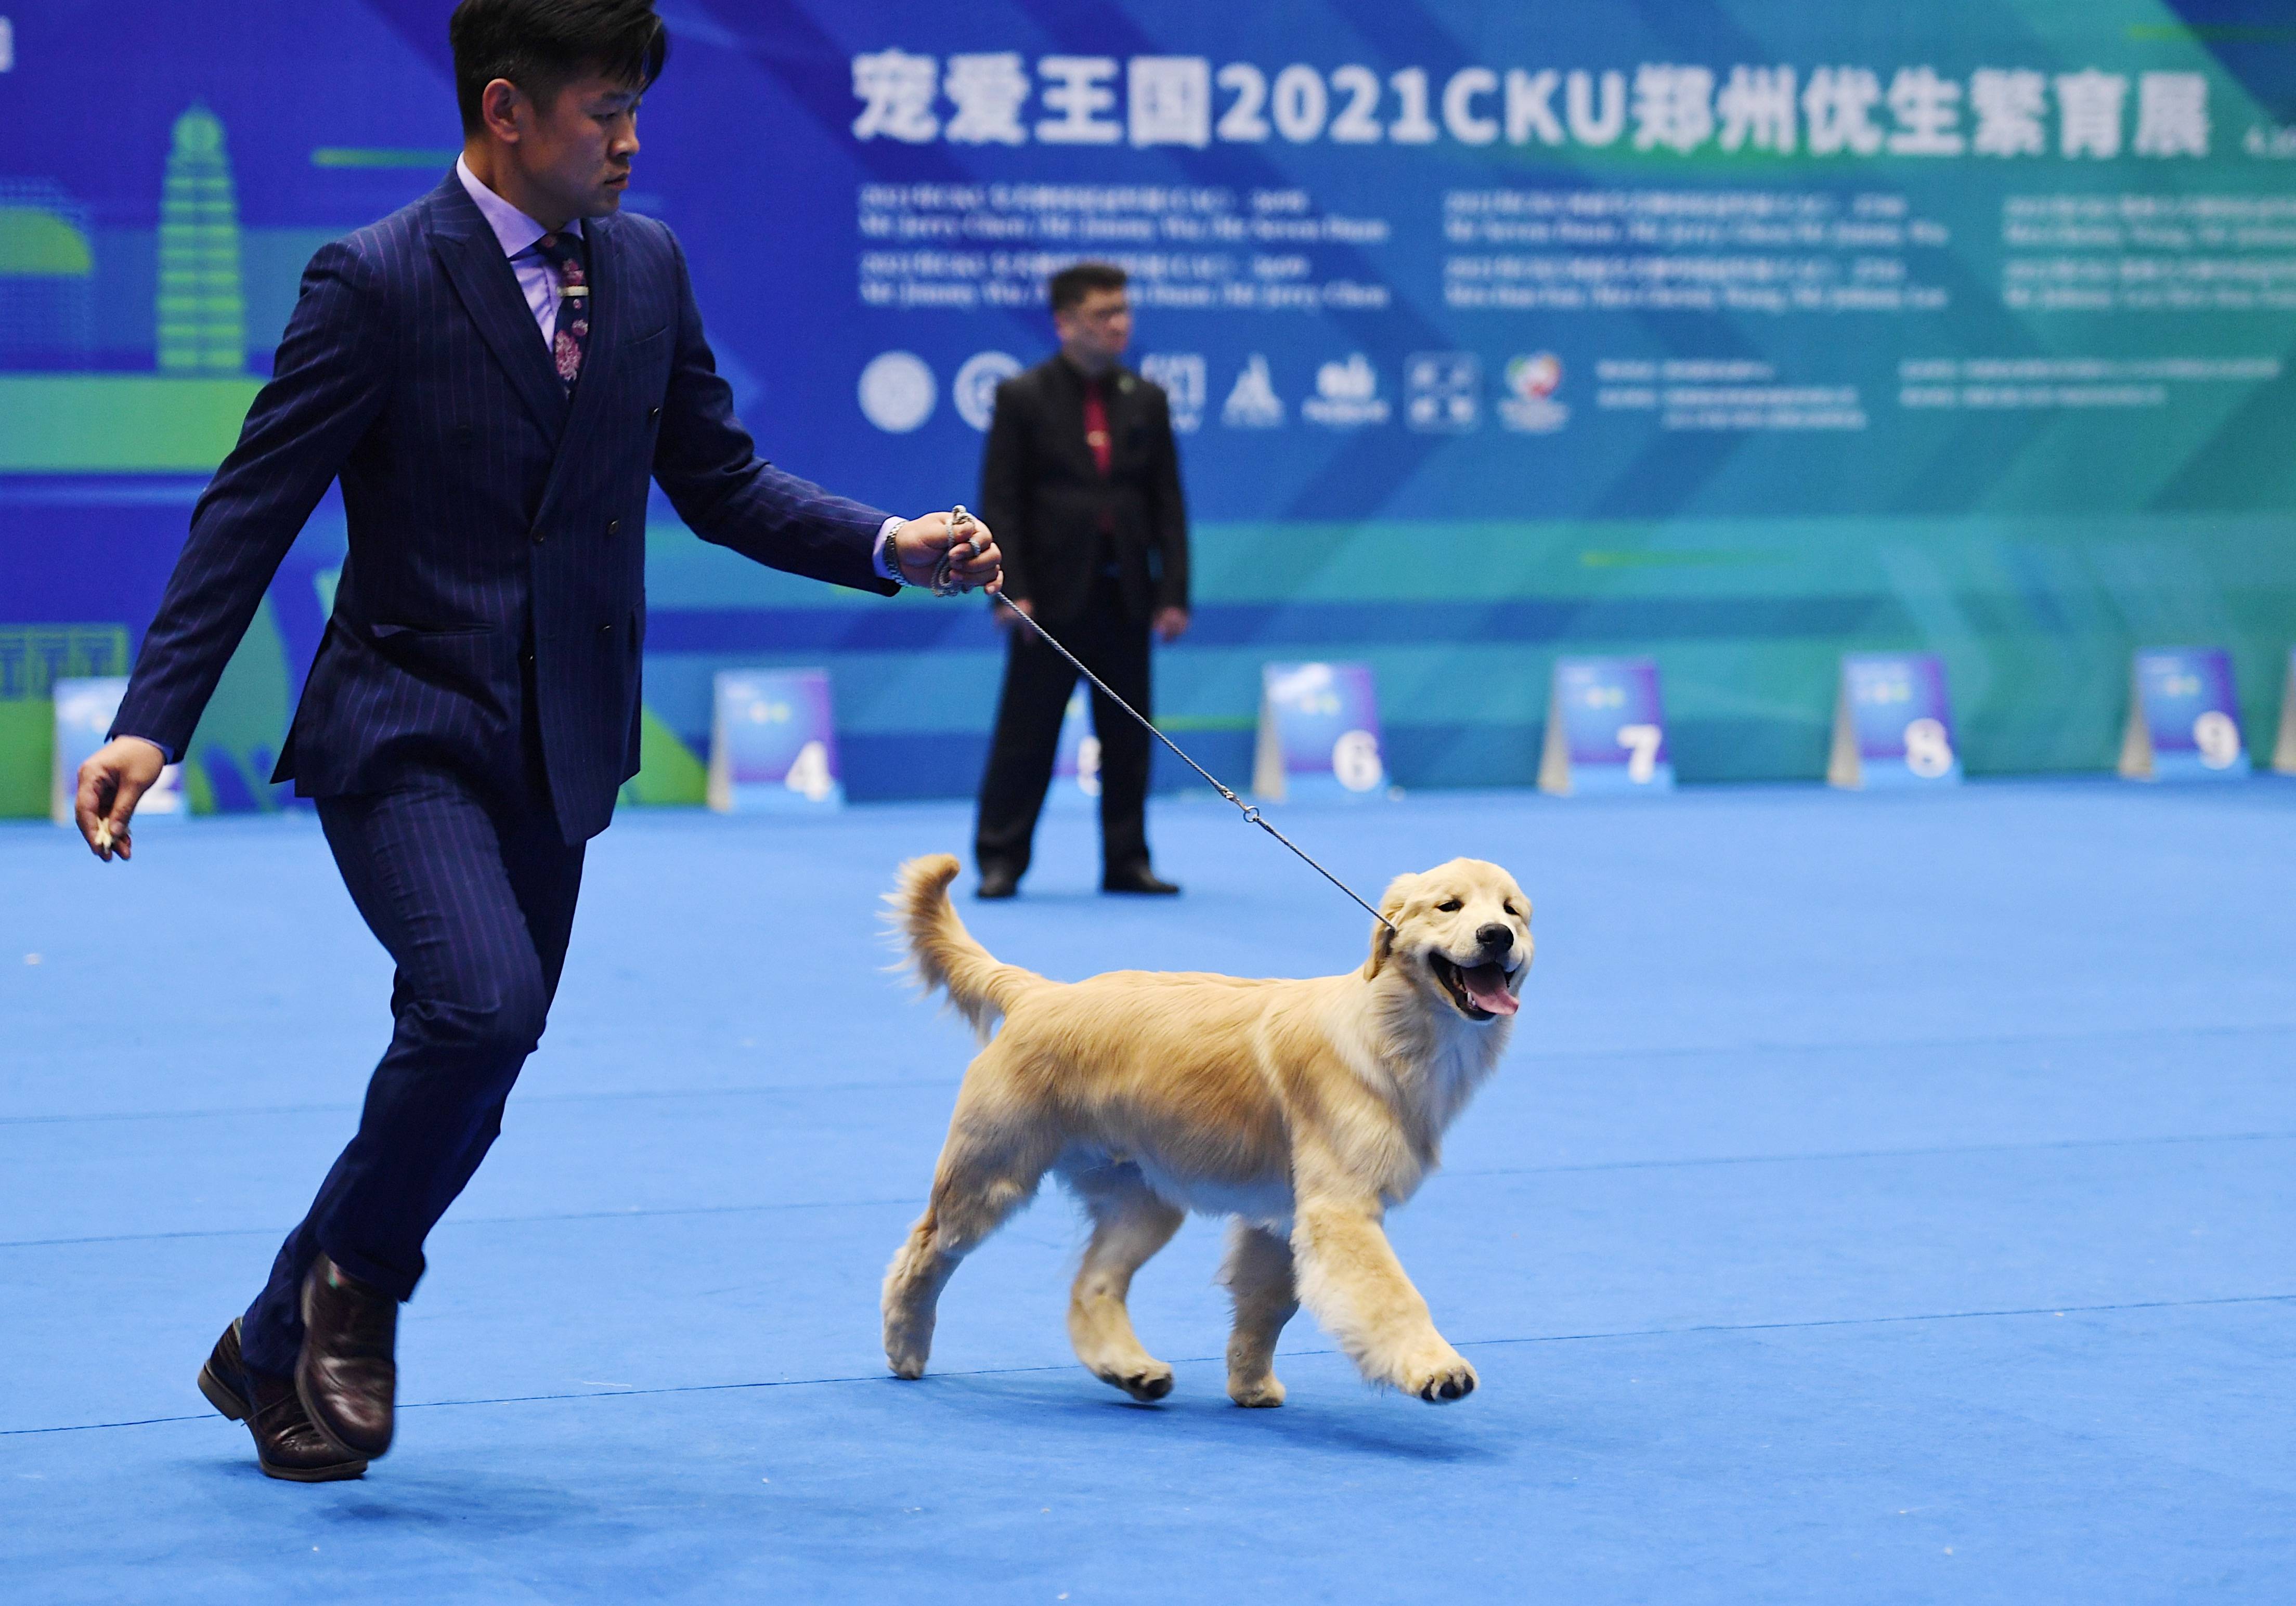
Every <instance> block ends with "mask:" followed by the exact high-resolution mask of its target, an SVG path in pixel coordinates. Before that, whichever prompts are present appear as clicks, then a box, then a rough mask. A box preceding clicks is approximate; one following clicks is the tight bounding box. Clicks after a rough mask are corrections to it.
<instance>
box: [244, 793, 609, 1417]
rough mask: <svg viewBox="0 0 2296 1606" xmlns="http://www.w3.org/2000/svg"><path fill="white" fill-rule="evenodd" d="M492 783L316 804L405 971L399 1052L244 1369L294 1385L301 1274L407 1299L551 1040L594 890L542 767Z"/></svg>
mask: <svg viewBox="0 0 2296 1606" xmlns="http://www.w3.org/2000/svg"><path fill="white" fill-rule="evenodd" d="M527 767H528V774H527V776H526V777H525V783H524V784H523V785H521V784H519V783H518V780H517V778H516V777H514V776H513V777H507V778H506V781H507V783H506V784H504V785H501V786H498V787H486V786H481V785H479V784H476V783H473V782H472V781H471V780H470V779H468V778H465V777H463V776H459V775H455V774H444V773H430V774H415V775H410V776H409V777H408V778H407V780H406V783H405V784H403V785H402V786H400V787H399V788H398V789H395V790H393V791H386V792H378V793H373V794H370V795H365V796H358V797H342V798H323V799H319V823H320V824H321V825H322V826H323V827H324V829H325V832H326V836H327V845H328V846H329V847H330V848H332V849H333V850H334V856H335V864H336V865H337V866H338V867H339V868H340V870H341V872H342V876H343V883H344V885H345V886H347V887H348V888H349V889H350V894H351V901H352V902H353V903H355V904H357V905H358V911H359V914H361V915H363V916H364V917H365V920H366V923H367V925H368V927H369V929H371V930H373V932H374V934H375V936H376V938H378V939H379V940H380V941H381V943H382V946H384V948H386V949H387V950H389V954H390V956H391V958H392V959H393V960H394V961H396V962H397V963H398V972H397V974H396V975H395V976H394V977H393V979H392V982H391V989H390V1012H391V1017H392V1021H393V1029H392V1032H391V1038H390V1046H389V1049H388V1050H387V1051H385V1053H383V1056H382V1061H381V1063H380V1064H378V1065H377V1066H376V1067H375V1068H374V1076H373V1079H372V1080H371V1081H369V1083H368V1084H367V1090H366V1104H365V1110H363V1111H362V1112H361V1114H360V1117H359V1125H358V1131H357V1135H354V1136H353V1137H352V1139H351V1141H350V1144H349V1146H348V1148H346V1149H345V1150H344V1151H342V1154H341V1156H340V1158H339V1159H337V1160H336V1161H335V1163H334V1167H333V1168H332V1170H330V1171H329V1172H328V1173H327V1176H326V1180H325V1181H324V1183H322V1184H320V1185H319V1193H318V1197H317V1198H316V1200H313V1201H312V1204H311V1209H310V1212H309V1214H307V1216H305V1217H304V1218H303V1220H302V1222H301V1224H300V1225H298V1226H297V1227H296V1228H295V1230H294V1231H293V1232H292V1233H289V1234H288V1236H287V1241H286V1242H285V1243H283V1245H281V1246H280V1250H279V1255H278V1258H277V1259H276V1260H275V1261H274V1262H273V1264H272V1268H271V1277H270V1281H269V1282H267V1283H266V1285H265V1287H264V1290H263V1291H262V1292H261V1293H260V1294H258V1296H257V1297H256V1299H255V1303H254V1304H253V1305H252V1306H250V1307H249V1308H248V1312H247V1315H246V1319H245V1321H244V1323H242V1329H241V1339H240V1341H241V1345H242V1349H243V1351H244V1353H245V1355H246V1356H247V1364H249V1365H250V1366H251V1367H253V1368H255V1369H256V1370H257V1371H258V1372H273V1373H275V1374H280V1375H284V1374H287V1373H290V1372H293V1371H294V1370H295V1357H296V1356H297V1354H298V1352H299V1350H300V1349H301V1348H302V1344H303V1319H302V1313H301V1309H300V1301H299V1290H300V1287H301V1284H302V1281H303V1274H304V1273H305V1272H306V1271H307V1270H308V1269H309V1267H310V1265H311V1262H312V1260H313V1258H316V1256H317V1255H319V1254H321V1253H322V1252H324V1254H325V1255H326V1256H327V1258H329V1259H331V1260H332V1261H334V1262H335V1263H336V1264H337V1265H338V1266H341V1267H342V1268H343V1269H344V1270H345V1271H347V1272H348V1273H350V1274H352V1275H353V1276H355V1277H358V1278H361V1279H363V1280H364V1281H365V1282H371V1283H373V1284H375V1285H376V1286H377V1287H379V1288H381V1289H383V1290H384V1291H387V1292H389V1293H390V1294H393V1295H395V1296H397V1297H398V1299H406V1298H408V1297H409V1296H410V1295H412V1294H413V1293H414V1284H415V1282H416V1280H417V1279H418V1278H420V1277H421V1276H422V1267H423V1260H422V1241H423V1240H424V1239H425V1238H426V1237H427V1236H429V1234H430V1229H431V1227H433V1226H434V1225H437V1224H438V1220H439V1217H441V1216H443V1215H444V1214H446V1211H447V1206H448V1205H450V1204H452V1203H453V1202H454V1201H455V1195H456V1194H458V1193H460V1192H462V1191H463V1185H464V1184H467V1183H468V1182H469V1181H470V1180H471V1173H473V1172H474V1171H476V1170H477V1169H478V1168H479V1162H480V1160H481V1159H485V1158H486V1153H487V1150H488V1148H489V1147H490V1146H491V1145H492V1144H493V1143H494V1141H495V1139H496V1137H497V1136H498V1135H500V1134H501V1131H502V1115H503V1104H504V1100H505V1099H506V1098H507V1097H508V1096H509V1094H510V1090H511V1085H512V1083H513V1082H515V1081H517V1079H518V1073H519V1068H520V1067H521V1066H522V1065H524V1064H525V1062H526V1057H527V1055H529V1053H533V1052H534V1047H535V1045H536V1043H537V1041H538V1040H539V1039H540V1037H541V1036H542V1028H543V1023H544V1020H545V1018H546V1017H547V1015H548V1013H549V1011H550V1004H551V1000H552V998H553V996H555V994H556V993H557V990H558V975H559V971H560V969H561V968H562V966H563V964H564V963H565V960H566V942H567V938H568V936H569V934H570V932H571V931H572V930H573V925H574V904H575V899H576V897H577V895H578V893H579V891H580V890H581V886H582V856H583V854H582V847H581V845H580V844H576V845H574V846H571V847H570V846H568V845H567V843H566V842H565V840H563V838H562V835H561V834H560V831H559V825H558V820H557V816H556V815H554V814H553V811H552V809H551V807H550V802H549V791H548V789H547V787H546V786H544V785H542V784H540V778H539V764H538V761H537V762H532V763H529V766H527Z"/></svg>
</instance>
